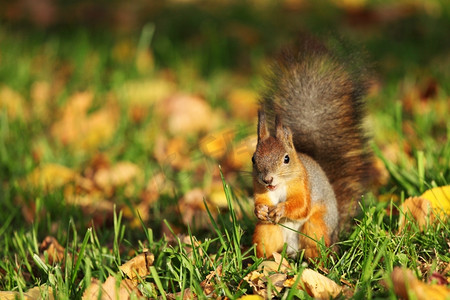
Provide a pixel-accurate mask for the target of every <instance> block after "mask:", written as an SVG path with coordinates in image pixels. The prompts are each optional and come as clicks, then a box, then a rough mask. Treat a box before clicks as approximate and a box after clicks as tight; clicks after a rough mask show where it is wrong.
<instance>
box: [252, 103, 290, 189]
mask: <svg viewBox="0 0 450 300" xmlns="http://www.w3.org/2000/svg"><path fill="white" fill-rule="evenodd" d="M275 123H276V126H275V127H276V134H275V136H271V135H270V133H269V131H268V130H267V124H266V121H265V115H264V112H262V111H260V112H259V122H258V144H257V146H256V151H255V153H254V154H253V157H252V162H253V176H254V178H255V179H256V180H258V182H259V183H260V184H261V185H263V186H265V187H266V188H267V189H268V190H271V191H272V190H275V189H276V188H277V187H278V186H279V185H280V184H282V183H284V182H287V181H290V179H292V178H294V177H297V176H298V175H299V174H295V170H298V168H295V167H294V166H293V164H298V163H299V161H298V157H297V152H296V150H295V148H294V145H293V142H292V133H291V131H290V130H289V128H287V127H285V126H283V125H282V124H281V121H280V120H279V118H276V122H275Z"/></svg>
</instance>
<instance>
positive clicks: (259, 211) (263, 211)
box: [255, 204, 269, 221]
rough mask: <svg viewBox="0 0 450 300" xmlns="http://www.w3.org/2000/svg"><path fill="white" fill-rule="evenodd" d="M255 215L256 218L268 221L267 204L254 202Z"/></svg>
mask: <svg viewBox="0 0 450 300" xmlns="http://www.w3.org/2000/svg"><path fill="white" fill-rule="evenodd" d="M255 215H256V217H257V218H258V220H261V221H269V206H268V205H265V204H256V205H255Z"/></svg>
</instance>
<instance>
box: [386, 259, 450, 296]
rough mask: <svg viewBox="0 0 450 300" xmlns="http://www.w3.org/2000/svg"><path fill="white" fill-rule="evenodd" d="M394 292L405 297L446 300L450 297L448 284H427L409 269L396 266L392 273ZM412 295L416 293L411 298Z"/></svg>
mask: <svg viewBox="0 0 450 300" xmlns="http://www.w3.org/2000/svg"><path fill="white" fill-rule="evenodd" d="M391 279H392V283H393V287H394V292H395V294H396V295H397V296H399V297H400V298H403V299H417V300H427V299H433V300H440V299H442V300H445V299H448V298H449V297H450V289H449V288H448V287H447V286H446V285H436V284H426V283H424V282H422V281H420V280H418V279H417V278H416V277H415V276H414V274H413V272H412V271H411V270H408V269H404V268H400V267H395V268H394V270H393V271H392V273H391ZM410 295H414V297H413V298H410V297H409V296H410Z"/></svg>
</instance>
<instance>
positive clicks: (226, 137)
mask: <svg viewBox="0 0 450 300" xmlns="http://www.w3.org/2000/svg"><path fill="white" fill-rule="evenodd" d="M233 139H234V132H233V131H232V130H229V129H226V130H222V131H219V132H215V133H211V134H208V135H207V136H206V137H204V138H202V139H201V140H200V150H201V151H202V153H203V154H204V155H206V156H209V157H212V158H214V159H217V160H219V159H221V158H223V157H224V156H225V154H226V153H227V152H228V151H229V149H230V148H231V147H232V141H233Z"/></svg>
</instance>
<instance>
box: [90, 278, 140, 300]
mask: <svg viewBox="0 0 450 300" xmlns="http://www.w3.org/2000/svg"><path fill="white" fill-rule="evenodd" d="M136 298H137V299H145V298H143V296H142V293H141V292H140V291H139V289H138V288H137V287H136V286H135V284H134V283H133V281H132V280H131V279H122V280H121V281H120V284H117V279H116V278H115V277H114V276H109V277H108V278H107V279H106V281H105V282H104V283H101V282H100V281H99V280H97V279H95V278H94V279H92V281H91V285H89V287H88V288H87V289H86V290H85V291H84V293H83V297H82V299H83V300H116V299H121V300H122V299H124V300H126V299H136Z"/></svg>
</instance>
